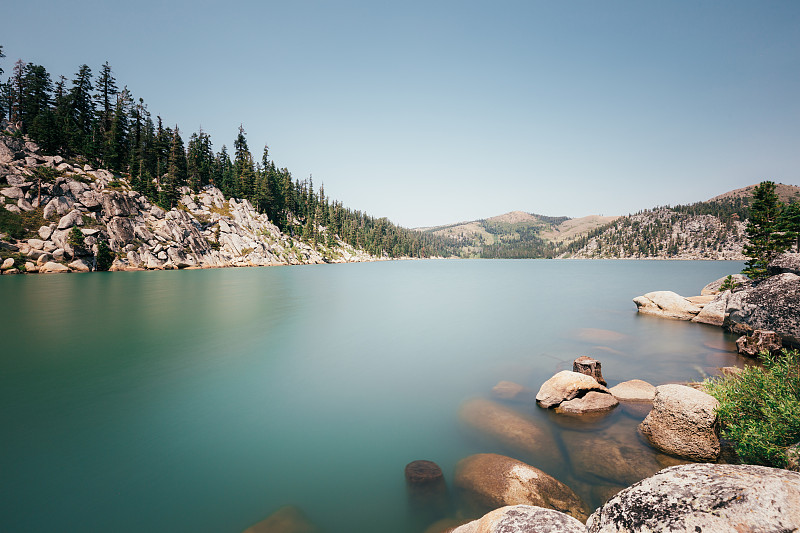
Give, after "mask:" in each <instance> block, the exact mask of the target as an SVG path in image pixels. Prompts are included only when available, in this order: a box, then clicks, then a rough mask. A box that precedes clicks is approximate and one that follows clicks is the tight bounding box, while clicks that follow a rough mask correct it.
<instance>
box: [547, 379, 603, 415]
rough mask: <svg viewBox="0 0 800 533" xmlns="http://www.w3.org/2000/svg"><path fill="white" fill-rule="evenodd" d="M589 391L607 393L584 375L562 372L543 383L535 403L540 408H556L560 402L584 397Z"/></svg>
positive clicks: (593, 380)
mask: <svg viewBox="0 0 800 533" xmlns="http://www.w3.org/2000/svg"><path fill="white" fill-rule="evenodd" d="M589 391H598V392H605V393H607V392H608V389H607V388H605V387H604V386H602V385H600V384H599V383H598V382H597V380H595V379H594V378H593V377H591V376H587V375H586V374H581V373H578V372H571V371H569V370H562V371H561V372H559V373H558V374H556V375H555V376H553V377H552V378H550V379H548V380H547V381H545V382H544V383H543V384H542V386H541V388H540V389H539V392H537V393H536V403H538V404H539V405H540V406H541V407H545V408H550V407H556V406H557V405H559V404H560V403H561V402H564V401H567V400H572V399H573V398H577V397H578V396H584V395H586V393H588V392H589Z"/></svg>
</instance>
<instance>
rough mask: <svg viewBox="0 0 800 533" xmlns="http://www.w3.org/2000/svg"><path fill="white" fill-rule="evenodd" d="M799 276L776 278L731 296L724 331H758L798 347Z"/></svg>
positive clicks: (788, 275)
mask: <svg viewBox="0 0 800 533" xmlns="http://www.w3.org/2000/svg"><path fill="white" fill-rule="evenodd" d="M798 302H800V276H798V275H796V274H791V273H788V272H787V273H784V274H778V275H777V276H772V277H769V278H767V279H765V280H764V281H762V282H760V283H758V284H757V285H755V286H754V287H752V288H750V289H747V290H744V291H741V292H737V293H734V294H733V295H732V296H731V298H730V300H729V302H728V316H727V317H726V319H725V323H724V326H725V328H727V329H729V330H730V331H733V332H734V333H741V334H744V335H748V334H751V333H752V332H753V331H755V330H757V329H764V330H769V331H774V332H776V333H778V334H779V335H780V336H781V337H782V338H783V342H784V343H785V344H791V345H794V346H800V305H798Z"/></svg>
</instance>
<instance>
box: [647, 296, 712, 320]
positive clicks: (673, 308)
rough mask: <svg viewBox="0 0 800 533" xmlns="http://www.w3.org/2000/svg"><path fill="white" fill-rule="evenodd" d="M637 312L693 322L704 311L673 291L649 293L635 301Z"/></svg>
mask: <svg viewBox="0 0 800 533" xmlns="http://www.w3.org/2000/svg"><path fill="white" fill-rule="evenodd" d="M633 303H635V304H636V307H637V310H638V311H639V312H640V313H642V314H644V315H654V316H659V317H663V318H673V319H676V320H691V319H692V318H694V317H695V316H696V315H697V314H698V313H699V312H700V310H701V309H702V308H701V307H700V306H699V305H696V304H693V303H692V302H690V301H689V300H687V299H686V298H684V297H683V296H681V295H680V294H677V293H674V292H672V291H654V292H648V293H647V294H645V295H644V296H637V297H636V298H634V299H633Z"/></svg>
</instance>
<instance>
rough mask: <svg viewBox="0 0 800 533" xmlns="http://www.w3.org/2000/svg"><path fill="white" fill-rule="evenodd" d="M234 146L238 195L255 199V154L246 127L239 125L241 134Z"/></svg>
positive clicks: (251, 199)
mask: <svg viewBox="0 0 800 533" xmlns="http://www.w3.org/2000/svg"><path fill="white" fill-rule="evenodd" d="M233 148H234V151H235V153H234V159H233V166H234V176H235V181H236V195H237V196H239V197H241V198H246V199H248V200H250V201H253V194H254V192H255V178H256V173H255V168H254V166H253V154H251V153H250V149H249V148H248V147H247V139H246V138H245V131H244V127H243V126H242V125H241V124H240V125H239V134H238V135H237V136H236V140H235V141H234V142H233Z"/></svg>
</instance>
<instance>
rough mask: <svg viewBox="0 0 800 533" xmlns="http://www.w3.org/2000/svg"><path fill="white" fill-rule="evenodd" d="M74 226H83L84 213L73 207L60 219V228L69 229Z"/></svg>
mask: <svg viewBox="0 0 800 533" xmlns="http://www.w3.org/2000/svg"><path fill="white" fill-rule="evenodd" d="M72 226H83V213H81V212H80V211H78V210H77V209H73V210H72V211H70V212H69V213H68V214H66V215H64V216H63V217H61V219H60V220H59V221H58V226H57V227H58V229H62V230H63V229H69V228H71V227H72Z"/></svg>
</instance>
